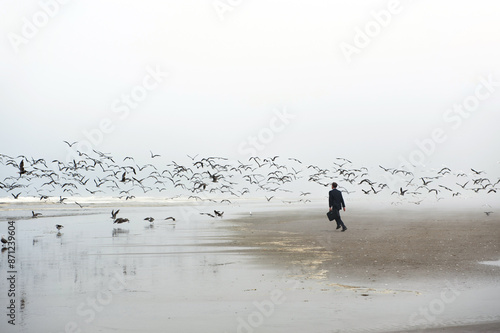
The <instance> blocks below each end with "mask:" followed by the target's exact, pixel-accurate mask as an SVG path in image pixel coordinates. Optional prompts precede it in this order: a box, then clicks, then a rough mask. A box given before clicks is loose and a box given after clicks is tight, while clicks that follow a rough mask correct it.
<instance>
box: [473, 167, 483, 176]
mask: <svg viewBox="0 0 500 333" xmlns="http://www.w3.org/2000/svg"><path fill="white" fill-rule="evenodd" d="M470 169H471V170H472V172H474V173H475V174H476V175H480V174H482V173H483V172H484V171H476V170H474V169H472V168H470Z"/></svg>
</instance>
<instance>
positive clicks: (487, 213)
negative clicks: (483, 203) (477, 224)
mask: <svg viewBox="0 0 500 333" xmlns="http://www.w3.org/2000/svg"><path fill="white" fill-rule="evenodd" d="M484 213H485V214H486V216H490V214H493V212H484Z"/></svg>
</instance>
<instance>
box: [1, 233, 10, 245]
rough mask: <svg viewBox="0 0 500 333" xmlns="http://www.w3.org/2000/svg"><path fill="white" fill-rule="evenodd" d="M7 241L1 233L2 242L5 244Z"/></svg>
mask: <svg viewBox="0 0 500 333" xmlns="http://www.w3.org/2000/svg"><path fill="white" fill-rule="evenodd" d="M8 242H9V241H8V240H6V239H5V237H4V235H2V244H7V243H8Z"/></svg>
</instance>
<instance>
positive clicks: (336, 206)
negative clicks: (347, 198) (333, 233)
mask: <svg viewBox="0 0 500 333" xmlns="http://www.w3.org/2000/svg"><path fill="white" fill-rule="evenodd" d="M328 205H329V207H330V211H333V213H334V216H335V217H334V219H335V222H337V229H340V228H341V227H342V231H346V230H347V228H346V226H345V225H344V222H343V221H342V219H341V218H340V209H342V208H343V209H344V212H345V203H344V198H342V192H340V191H339V190H337V183H335V182H333V183H332V190H331V191H330V192H329V197H328Z"/></svg>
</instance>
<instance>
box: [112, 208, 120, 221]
mask: <svg viewBox="0 0 500 333" xmlns="http://www.w3.org/2000/svg"><path fill="white" fill-rule="evenodd" d="M119 211H120V210H119V209H117V210H116V212H115V210H114V209H113V210H112V211H111V218H112V219H113V220H116V215H118V212H119Z"/></svg>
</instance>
